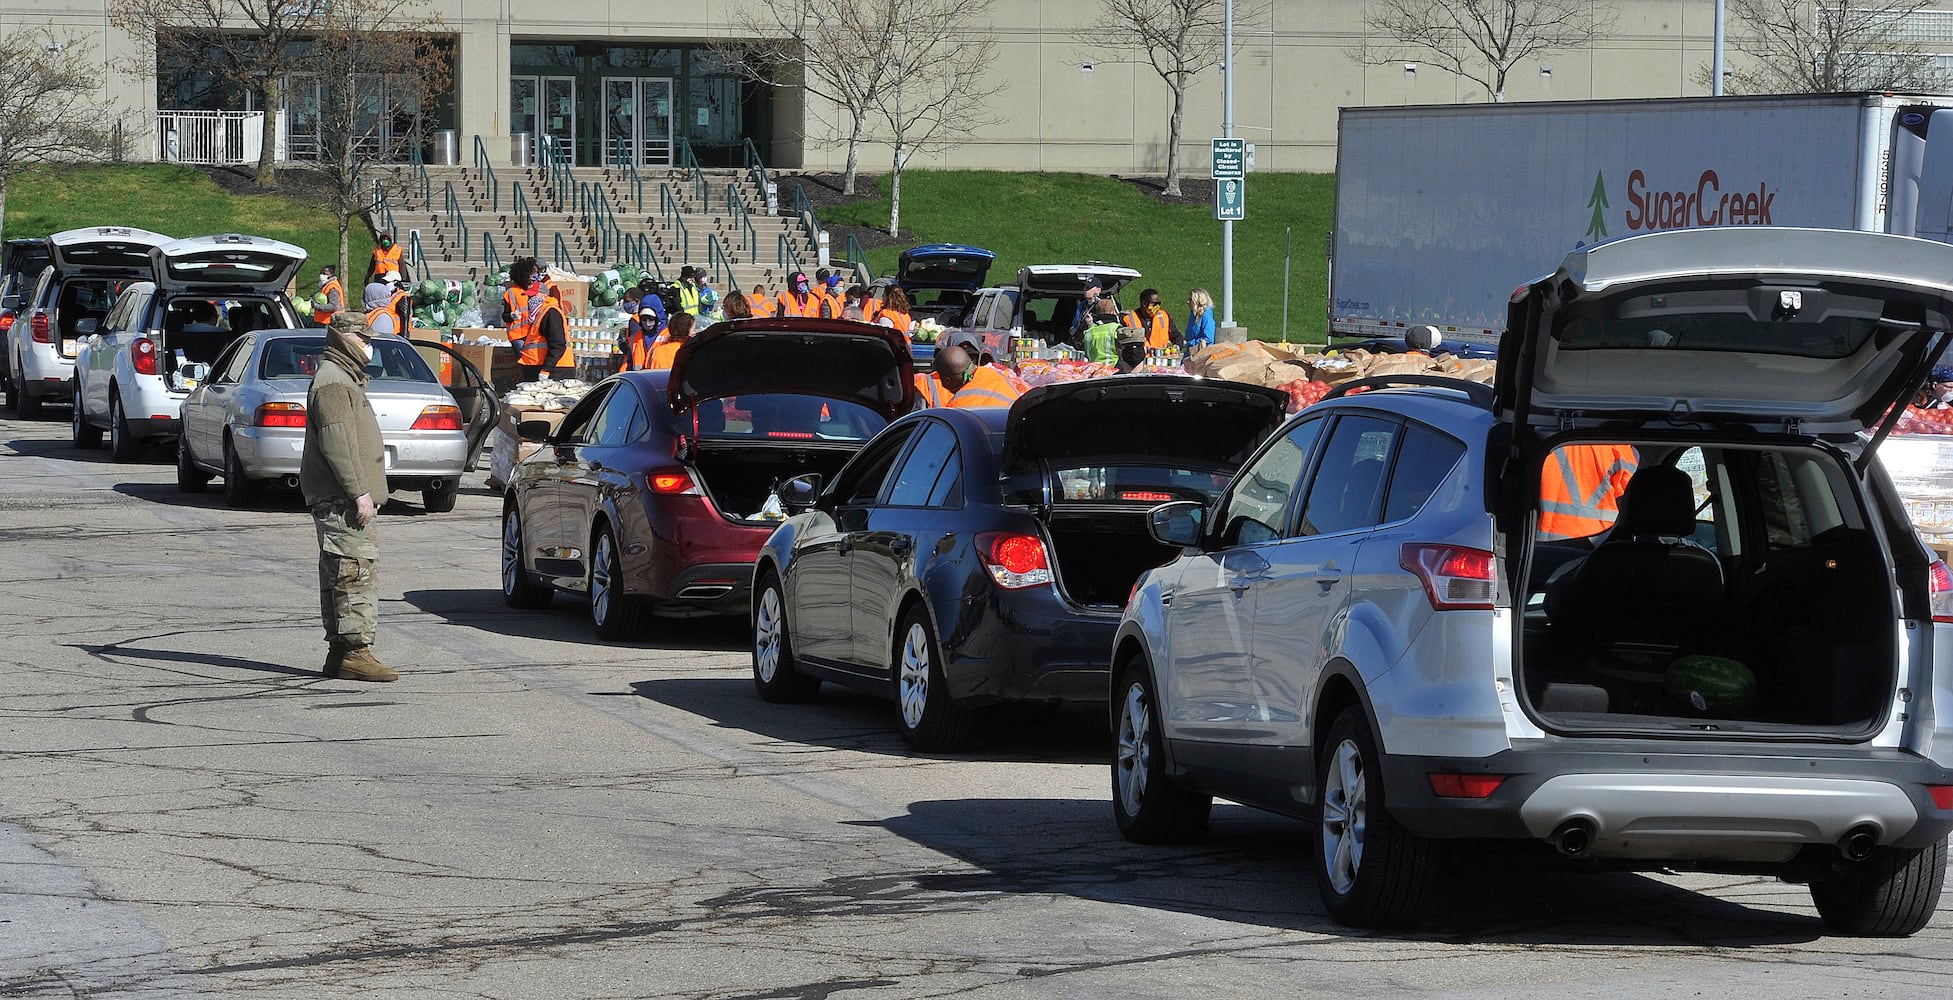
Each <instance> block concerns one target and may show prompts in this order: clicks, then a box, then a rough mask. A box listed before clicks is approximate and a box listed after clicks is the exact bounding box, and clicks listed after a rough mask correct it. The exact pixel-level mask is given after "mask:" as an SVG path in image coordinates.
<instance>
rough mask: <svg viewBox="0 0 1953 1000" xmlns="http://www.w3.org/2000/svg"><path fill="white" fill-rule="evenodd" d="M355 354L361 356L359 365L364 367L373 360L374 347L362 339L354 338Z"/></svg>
mask: <svg viewBox="0 0 1953 1000" xmlns="http://www.w3.org/2000/svg"><path fill="white" fill-rule="evenodd" d="M353 353H354V354H357V355H359V363H360V364H362V365H363V364H365V363H367V362H368V361H371V360H373V345H372V344H371V343H368V342H367V341H366V340H364V339H362V338H359V337H354V338H353Z"/></svg>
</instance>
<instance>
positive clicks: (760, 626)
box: [753, 570, 821, 704]
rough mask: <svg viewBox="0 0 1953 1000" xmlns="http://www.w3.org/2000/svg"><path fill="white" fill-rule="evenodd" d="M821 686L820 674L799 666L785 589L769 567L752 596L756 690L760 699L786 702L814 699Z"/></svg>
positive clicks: (754, 682)
mask: <svg viewBox="0 0 1953 1000" xmlns="http://www.w3.org/2000/svg"><path fill="white" fill-rule="evenodd" d="M820 689H821V680H820V678H818V677H809V676H807V675H806V674H803V673H801V672H800V671H799V670H798V669H796V665H795V663H794V660H793V637H792V635H791V634H790V633H788V631H787V595H786V591H785V590H783V589H781V587H780V576H779V574H777V573H775V572H773V571H772V570H767V571H766V575H765V576H762V577H760V581H759V590H758V591H757V596H755V597H754V598H753V690H755V691H757V692H759V696H760V700H761V701H770V702H775V703H783V704H785V703H798V702H806V701H812V700H813V699H814V696H815V695H816V694H819V693H820Z"/></svg>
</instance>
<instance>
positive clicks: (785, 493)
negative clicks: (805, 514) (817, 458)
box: [780, 472, 821, 514]
mask: <svg viewBox="0 0 1953 1000" xmlns="http://www.w3.org/2000/svg"><path fill="white" fill-rule="evenodd" d="M820 495H821V474H820V473H818V472H810V473H808V474H806V475H804V476H795V477H793V478H792V479H789V480H787V481H786V482H784V483H781V484H780V506H782V507H785V508H786V509H787V510H788V512H790V513H794V514H798V513H800V512H802V511H805V510H811V509H813V506H814V501H816V500H818V499H820Z"/></svg>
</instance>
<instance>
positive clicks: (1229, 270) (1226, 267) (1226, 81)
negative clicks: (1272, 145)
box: [1221, 0, 1234, 327]
mask: <svg viewBox="0 0 1953 1000" xmlns="http://www.w3.org/2000/svg"><path fill="white" fill-rule="evenodd" d="M1221 135H1222V137H1224V138H1228V139H1232V138H1234V0H1225V2H1224V4H1223V5H1222V11H1221ZM1221 325H1222V326H1224V327H1233V326H1234V222H1233V220H1231V219H1224V220H1222V222H1221Z"/></svg>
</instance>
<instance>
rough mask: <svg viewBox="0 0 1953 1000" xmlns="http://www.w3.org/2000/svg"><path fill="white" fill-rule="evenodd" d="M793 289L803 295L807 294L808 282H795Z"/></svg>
mask: <svg viewBox="0 0 1953 1000" xmlns="http://www.w3.org/2000/svg"><path fill="white" fill-rule="evenodd" d="M793 290H794V291H796V292H799V293H800V294H802V295H805V294H807V283H806V282H804V281H798V282H795V283H794V286H793Z"/></svg>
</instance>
